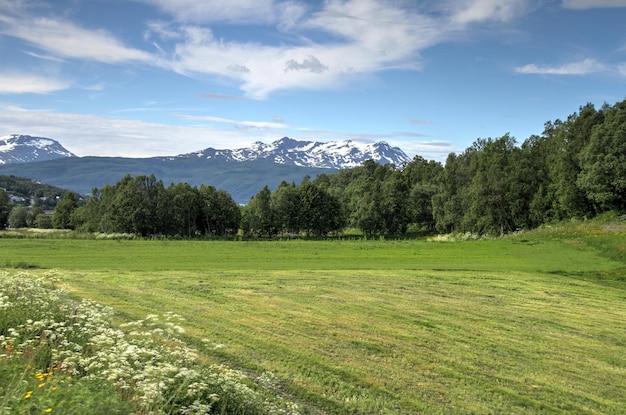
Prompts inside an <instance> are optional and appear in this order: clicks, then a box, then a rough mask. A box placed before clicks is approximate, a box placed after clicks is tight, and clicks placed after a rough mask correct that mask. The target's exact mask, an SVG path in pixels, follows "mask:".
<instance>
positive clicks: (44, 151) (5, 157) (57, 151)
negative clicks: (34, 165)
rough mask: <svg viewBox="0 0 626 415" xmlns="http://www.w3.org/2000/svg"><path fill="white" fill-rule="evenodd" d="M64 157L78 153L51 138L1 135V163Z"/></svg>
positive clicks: (28, 161)
mask: <svg viewBox="0 0 626 415" xmlns="http://www.w3.org/2000/svg"><path fill="white" fill-rule="evenodd" d="M62 157H76V155H75V154H73V153H71V152H70V151H68V150H67V149H65V148H64V147H63V146H62V145H61V144H59V142H58V141H56V140H53V139H51V138H43V137H31V136H30V135H19V134H11V135H7V136H4V137H0V164H10V163H30V162H34V161H45V160H54V159H57V158H62Z"/></svg>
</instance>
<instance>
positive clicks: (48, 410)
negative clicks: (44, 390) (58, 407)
mask: <svg viewBox="0 0 626 415" xmlns="http://www.w3.org/2000/svg"><path fill="white" fill-rule="evenodd" d="M44 412H45V413H47V414H49V413H50V412H52V408H47V409H44Z"/></svg>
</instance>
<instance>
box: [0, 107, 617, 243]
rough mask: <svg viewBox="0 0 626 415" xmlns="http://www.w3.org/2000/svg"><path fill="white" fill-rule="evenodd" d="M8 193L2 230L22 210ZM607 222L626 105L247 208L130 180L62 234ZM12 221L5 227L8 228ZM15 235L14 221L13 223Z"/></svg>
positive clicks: (285, 191) (313, 185)
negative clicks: (599, 217) (603, 217)
mask: <svg viewBox="0 0 626 415" xmlns="http://www.w3.org/2000/svg"><path fill="white" fill-rule="evenodd" d="M3 193H4V192H2V190H0V223H7V220H8V219H10V218H9V217H10V216H11V213H12V212H11V208H12V206H11V203H10V202H9V201H8V199H7V195H6V194H3ZM606 211H616V212H619V213H624V212H626V100H624V101H621V102H617V103H615V104H614V105H609V104H604V105H603V106H602V108H600V109H596V108H595V107H594V105H593V104H590V103H588V104H586V105H584V106H581V107H580V108H579V110H578V112H575V113H573V114H571V115H570V116H568V117H567V119H566V120H560V119H557V120H555V121H548V122H546V123H545V125H544V130H543V132H542V133H541V135H532V136H531V137H529V138H527V139H526V140H525V141H524V142H522V143H521V144H520V143H518V142H517V141H516V139H515V138H514V137H511V136H510V135H509V134H504V135H503V136H502V137H498V138H479V139H477V140H475V141H474V143H473V144H472V145H471V146H470V147H468V148H467V149H465V151H463V152H462V153H461V154H455V153H451V154H449V155H448V157H447V159H446V161H445V163H440V162H438V161H433V160H426V159H424V158H423V157H421V156H416V157H414V158H413V160H411V161H410V162H409V163H406V165H403V166H395V165H381V164H378V163H375V162H373V161H371V160H370V161H367V162H365V163H364V164H363V165H361V166H359V167H355V168H351V169H345V170H341V171H339V172H337V173H333V174H321V175H319V176H317V177H315V178H314V179H311V178H310V177H305V178H304V179H303V180H302V182H301V183H299V184H296V183H287V182H283V183H281V185H280V186H278V187H277V188H276V189H274V190H271V189H269V187H268V186H265V187H264V188H263V189H261V190H260V191H259V192H258V193H257V194H256V195H255V196H254V197H252V198H251V199H250V201H249V202H248V203H247V204H246V205H245V206H239V205H238V204H237V203H236V202H235V201H234V200H233V198H232V196H231V195H230V194H229V193H228V192H226V191H224V190H219V189H216V188H215V187H213V186H210V185H201V186H200V187H199V188H198V187H192V186H190V185H189V184H186V183H177V184H170V185H169V186H167V187H166V186H165V185H164V184H163V182H162V181H160V180H157V178H155V177H154V176H137V177H131V176H130V175H127V176H125V177H124V178H123V179H122V180H120V181H119V182H118V183H116V184H114V185H107V186H104V187H103V188H102V189H94V190H93V192H92V195H91V197H90V198H89V199H88V201H87V202H86V203H84V204H80V203H79V200H78V198H77V196H76V194H74V193H70V192H68V193H66V194H65V196H64V197H63V198H62V199H61V201H60V202H59V203H58V204H57V205H56V208H55V211H54V215H53V216H52V220H51V225H52V226H54V227H55V228H66V229H76V230H80V231H85V232H108V233H110V232H122V233H133V234H138V235H142V236H149V235H162V236H179V237H185V238H189V237H196V236H207V235H215V236H226V235H235V234H237V233H240V234H242V235H244V236H256V237H272V236H277V235H278V236H286V235H306V236H325V235H329V234H338V233H341V232H342V231H344V230H345V229H347V228H351V229H358V230H360V231H361V232H362V233H363V234H364V235H367V236H377V235H398V234H405V233H407V232H410V233H452V232H461V233H466V232H471V233H475V234H493V235H501V234H505V233H509V232H513V231H516V230H520V229H531V228H535V227H538V226H540V225H542V224H546V223H551V222H554V221H562V220H567V219H572V218H577V219H585V218H587V219H590V218H592V217H594V216H596V215H598V214H600V213H603V212H606ZM3 219H4V220H3ZM8 223H9V225H11V220H8Z"/></svg>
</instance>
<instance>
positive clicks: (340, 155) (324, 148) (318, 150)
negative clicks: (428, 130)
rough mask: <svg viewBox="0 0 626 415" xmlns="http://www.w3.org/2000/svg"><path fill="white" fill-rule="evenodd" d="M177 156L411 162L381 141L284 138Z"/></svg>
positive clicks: (319, 163)
mask: <svg viewBox="0 0 626 415" xmlns="http://www.w3.org/2000/svg"><path fill="white" fill-rule="evenodd" d="M178 157H183V158H194V157H197V158H204V159H223V160H227V161H253V160H269V161H273V162H274V163H277V164H287V165H294V166H299V167H317V168H330V169H343V168H350V167H356V166H359V165H361V164H363V162H365V161H366V160H370V159H371V160H374V161H376V162H378V163H380V164H391V163H393V164H395V165H397V166H401V165H402V164H403V163H405V162H409V161H410V160H411V159H410V158H409V157H408V156H407V155H406V154H405V153H404V151H402V150H401V149H400V148H398V147H391V146H390V145H389V144H387V143H386V142H384V141H381V142H378V143H373V144H361V143H356V142H353V141H351V140H345V141H330V142H317V141H298V140H294V139H291V138H289V137H283V138H281V139H280V140H277V141H274V142H273V143H271V144H265V143H262V142H256V143H254V144H253V145H251V146H250V147H245V148H239V149H235V150H216V149H214V148H207V149H204V150H201V151H197V152H194V153H189V154H183V155H180V156H178Z"/></svg>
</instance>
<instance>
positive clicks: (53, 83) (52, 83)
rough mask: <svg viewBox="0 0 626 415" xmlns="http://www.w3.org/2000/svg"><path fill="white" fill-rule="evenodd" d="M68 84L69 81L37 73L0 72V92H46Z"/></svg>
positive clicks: (64, 87) (66, 86)
mask: <svg viewBox="0 0 626 415" xmlns="http://www.w3.org/2000/svg"><path fill="white" fill-rule="evenodd" d="M69 86H70V84H69V82H66V81H60V80H58V79H53V78H47V77H41V76H38V75H28V74H21V73H20V74H15V73H0V94H26V93H30V94H47V93H50V92H55V91H59V90H62V89H66V88H68V87H69Z"/></svg>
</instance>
